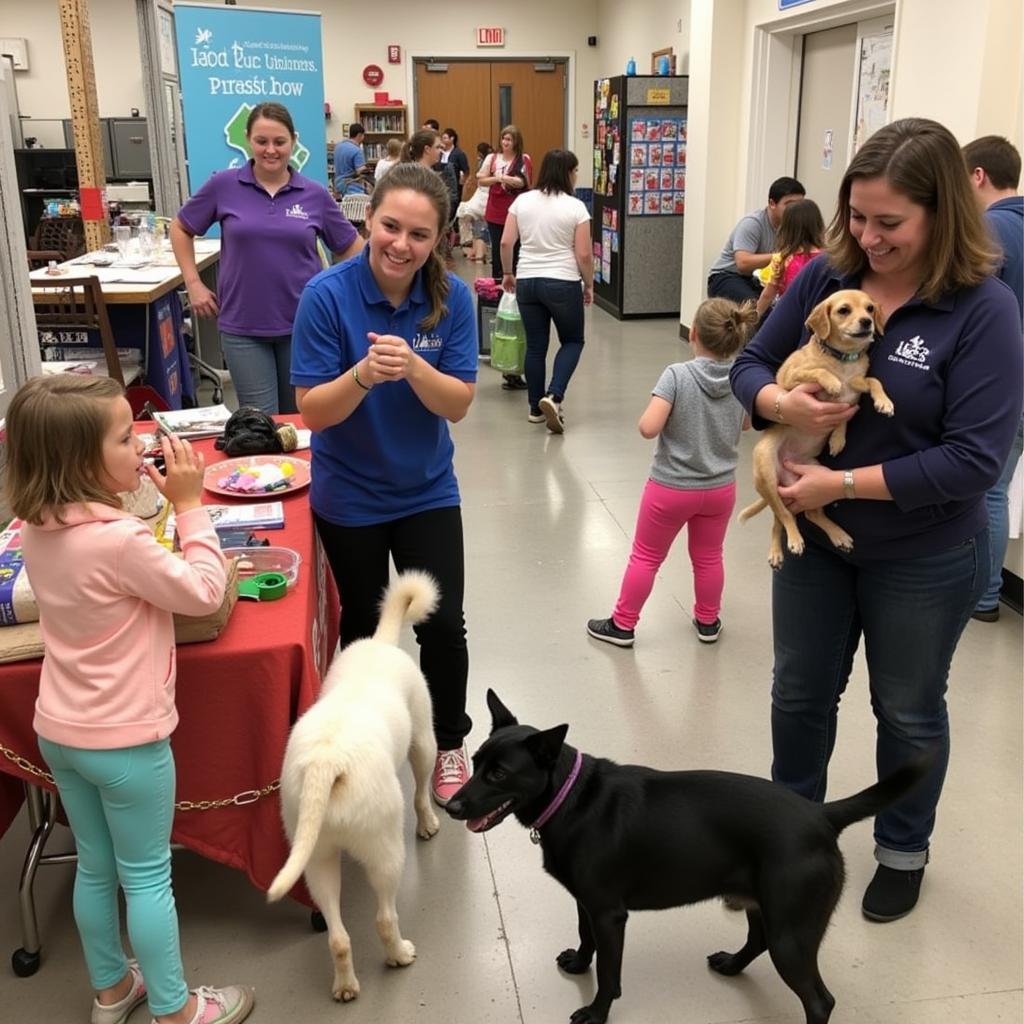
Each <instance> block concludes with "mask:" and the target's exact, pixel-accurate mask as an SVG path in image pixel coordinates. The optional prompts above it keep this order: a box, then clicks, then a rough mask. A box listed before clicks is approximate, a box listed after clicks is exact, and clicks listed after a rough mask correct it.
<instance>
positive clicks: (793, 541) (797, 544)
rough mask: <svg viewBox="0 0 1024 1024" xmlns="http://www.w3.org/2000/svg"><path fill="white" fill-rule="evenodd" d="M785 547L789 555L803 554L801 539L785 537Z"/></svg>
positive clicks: (802, 541) (802, 540)
mask: <svg viewBox="0 0 1024 1024" xmlns="http://www.w3.org/2000/svg"><path fill="white" fill-rule="evenodd" d="M786 547H787V548H789V553H790V554H791V555H802V554H803V553H804V539H803V537H787V538H786ZM780 564H781V562H780Z"/></svg>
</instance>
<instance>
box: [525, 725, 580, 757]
mask: <svg viewBox="0 0 1024 1024" xmlns="http://www.w3.org/2000/svg"><path fill="white" fill-rule="evenodd" d="M568 731H569V726H568V723H566V724H565V725H556V726H555V727H554V728H553V729H545V730H544V731H543V732H535V733H532V734H531V735H529V736H527V737H526V739H525V740H523V745H524V746H525V747H526V749H527V750H528V751H529V752H530V753H531V754H532V755H533V759H534V760H535V761H536V762H537V764H538V765H539V766H540V767H541V768H551V767H552V766H553V765H554V763H555V762H556V761H557V760H558V753H559V751H560V750H561V749H562V744H563V743H564V742H565V734H566V733H567V732H568Z"/></svg>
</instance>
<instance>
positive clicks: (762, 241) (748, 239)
mask: <svg viewBox="0 0 1024 1024" xmlns="http://www.w3.org/2000/svg"><path fill="white" fill-rule="evenodd" d="M805 195H806V191H805V189H804V187H803V185H801V184H800V182H799V181H797V180H796V178H776V179H775V181H773V182H772V185H771V188H770V189H768V205H767V206H766V207H765V208H764V209H763V210H755V211H754V212H753V213H748V214H747V215H746V217H744V218H743V219H742V220H741V221H740V222H739V224H737V225H736V227H734V228H733V229H732V234H731V235H729V241H727V242H726V243H725V248H724V249H723V250H722V252H721V255H720V256H719V257H718V259H717V260H715V262H714V263H713V264H712V266H711V270H710V271H709V272H708V295H709V296H721V297H722V298H726V299H732V300H733V301H734V302H745V301H746V300H747V299H754V300H755V301H756V300H757V296H758V293H759V292H760V288H759V287H758V285H757V282H756V281H755V280H754V277H753V273H754V271H755V270H758V269H760V268H761V267H767V266H768V264H769V263H770V262H771V258H772V253H773V252H774V251H775V232H776V231H777V230H778V228H779V225H780V224H781V223H782V211H783V210H784V209H785V208H786V207H787V206H788V205H789V204H790V203H795V202H796V201H797V200H798V199H803V198H804V196H805Z"/></svg>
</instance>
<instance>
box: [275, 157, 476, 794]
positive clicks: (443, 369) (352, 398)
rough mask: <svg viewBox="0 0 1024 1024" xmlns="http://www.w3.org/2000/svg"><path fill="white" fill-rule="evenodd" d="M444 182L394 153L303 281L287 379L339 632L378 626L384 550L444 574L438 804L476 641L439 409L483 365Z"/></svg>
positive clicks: (452, 413) (464, 407) (438, 635)
mask: <svg viewBox="0 0 1024 1024" xmlns="http://www.w3.org/2000/svg"><path fill="white" fill-rule="evenodd" d="M447 224H448V191H447V189H446V188H445V185H444V182H443V181H442V180H441V178H440V177H439V176H438V175H437V174H435V173H434V172H433V171H431V170H430V169H429V168H428V167H425V166H423V165H422V164H417V163H400V164H397V165H396V166H395V167H392V168H391V170H390V171H388V173H387V174H386V175H385V176H384V177H383V178H382V179H381V180H380V182H379V183H378V185H377V187H376V189H375V190H374V192H373V198H372V199H371V201H370V206H369V210H368V211H367V217H366V227H367V230H368V231H369V241H368V243H367V247H366V249H365V250H364V251H363V253H362V255H361V256H360V257H359V258H358V259H354V260H349V261H348V262H347V263H342V264H339V265H338V266H335V267H331V268H330V269H329V270H325V271H324V272H323V273H321V274H318V275H317V276H316V277H315V278H313V280H312V281H310V282H309V284H308V285H307V286H306V288H305V290H304V291H303V293H302V299H301V301H300V302H299V310H298V313H297V315H296V318H295V331H294V345H293V351H292V374H291V379H292V383H293V384H294V385H295V393H296V398H297V400H298V405H299V409H300V411H301V413H302V418H303V420H304V421H305V423H306V426H308V427H309V428H310V429H312V430H313V442H312V449H313V483H312V487H311V495H310V501H311V504H312V506H313V513H314V518H315V521H316V528H317V533H318V534H319V536H320V539H321V541H322V543H323V545H324V550H325V552H326V553H327V558H328V560H329V562H330V564H331V570H332V572H333V574H334V578H335V580H336V582H337V584H338V591H339V593H340V595H341V607H342V615H341V644H342V646H345V645H346V644H348V643H351V642H352V641H353V640H357V639H359V638H360V637H365V636H370V635H372V634H373V632H374V630H375V629H376V628H377V618H378V611H379V603H380V598H381V595H382V594H383V591H384V588H385V587H386V585H387V581H388V559H389V557H390V558H393V559H394V562H395V566H396V568H397V569H398V571H399V572H401V571H403V570H405V569H423V570H426V571H427V572H429V573H430V574H431V575H433V577H434V578H435V579H436V580H437V582H438V586H439V588H440V591H441V600H440V605H439V607H438V609H437V610H436V611H435V612H434V613H433V615H431V616H430V618H429V619H427V620H426V622H424V623H422V624H421V625H419V626H417V627H416V639H417V640H418V642H419V644H420V667H421V668H422V669H423V674H424V676H425V677H426V680H427V684H428V686H429V687H430V694H431V699H432V701H433V705H434V731H435V734H436V737H437V746H438V756H437V763H436V766H435V770H434V774H433V780H432V787H431V788H432V792H433V796H434V799H435V800H436V801H437V802H438V803H439V804H441V805H442V806H444V804H446V803H447V802H448V800H449V798H450V797H451V796H452V794H454V792H455V791H456V790H457V789H458V788H459V787H460V786H461V785H462V784H463V783H464V782H465V781H466V779H467V778H468V777H469V770H468V766H467V760H466V753H465V749H464V747H463V740H464V738H465V736H466V734H467V733H468V732H469V730H470V727H471V724H472V723H471V722H470V719H469V717H468V716H467V714H466V681H467V676H468V672H469V655H468V651H467V647H466V627H465V618H464V616H463V610H462V596H463V580H464V563H463V541H462V513H461V509H460V505H459V501H460V499H459V487H458V482H457V481H456V479H455V470H454V467H453V465H452V456H453V454H454V446H453V444H452V439H451V435H450V434H449V430H448V423H449V422H452V423H456V422H458V421H459V420H461V419H462V418H463V416H465V415H466V413H467V411H468V410H469V406H470V403H471V402H472V400H473V392H474V385H475V381H476V371H477V342H476V325H475V320H474V317H473V303H472V300H471V298H470V294H469V289H468V288H467V287H466V286H465V284H463V283H462V282H461V281H460V280H459V279H458V278H456V277H455V276H454V275H452V274H449V273H447V272H446V271H445V268H444V263H443V261H442V260H441V257H440V256H439V254H438V245H439V243H440V241H441V238H442V234H443V232H444V230H445V227H446V225H447Z"/></svg>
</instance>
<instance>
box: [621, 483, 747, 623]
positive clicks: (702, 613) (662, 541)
mask: <svg viewBox="0 0 1024 1024" xmlns="http://www.w3.org/2000/svg"><path fill="white" fill-rule="evenodd" d="M735 504H736V484H735V483H731V484H726V485H725V486H723V487H711V488H708V489H707V490H702V491H683V490H679V489H678V488H676V487H666V486H665V485H664V484H659V483H656V482H655V481H654V480H648V481H647V486H646V487H644V493H643V497H642V498H641V499H640V511H639V512H638V513H637V517H636V533H635V534H634V536H633V550H632V552H631V553H630V556H629V565H627V566H626V572H625V575H624V576H623V577H622V587H621V589H620V590H619V600H618V601H617V602H616V605H615V611H613V612H612V618H613V619H614V620H615V625H617V626H618V627H619V628H620V629H633V628H634V627H635V626H636V624H637V622H638V621H639V620H640V611H641V609H642V608H643V606H644V602H645V601H646V600H647V597H648V595H649V594H650V592H651V588H652V587H653V586H654V577H655V575H656V574H657V572H658V569H660V568H661V563H662V562H664V561H665V558H666V557H667V556H668V551H669V548H670V547H672V542H673V541H674V540H675V539H676V535H677V534H678V533H679V531H680V530H681V529H682V528H683V527H684V526H686V525H687V524H689V530H688V531H687V540H688V545H689V550H690V562H691V564H692V565H693V593H694V597H695V599H696V600H695V603H694V606H693V615H694V618H696V619H697V621H698V622H706V623H710V622H714V621H715V619H717V618H718V612H719V609H720V608H721V606H722V589H723V587H724V586H725V570H724V569H723V567H722V544H723V542H724V541H725V531H726V528H727V527H728V525H729V517H730V516H731V515H732V510H733V507H734V506H735Z"/></svg>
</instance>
